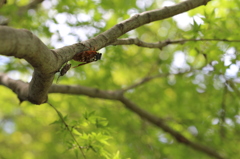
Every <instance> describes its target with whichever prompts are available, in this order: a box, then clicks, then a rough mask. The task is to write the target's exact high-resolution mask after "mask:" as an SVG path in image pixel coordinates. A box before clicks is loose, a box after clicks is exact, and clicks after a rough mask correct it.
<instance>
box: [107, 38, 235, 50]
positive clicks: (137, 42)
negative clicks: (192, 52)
mask: <svg viewBox="0 0 240 159" xmlns="http://www.w3.org/2000/svg"><path fill="white" fill-rule="evenodd" d="M190 41H194V42H199V41H224V42H240V40H227V39H181V40H165V41H159V42H155V43H147V42H144V41H142V40H140V39H138V38H125V39H117V40H116V41H114V42H113V43H112V44H111V45H137V46H140V47H148V48H159V49H162V48H163V47H165V46H167V45H169V44H184V43H186V42H190Z"/></svg>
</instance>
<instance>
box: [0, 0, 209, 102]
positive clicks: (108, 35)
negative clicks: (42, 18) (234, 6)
mask: <svg viewBox="0 0 240 159" xmlns="http://www.w3.org/2000/svg"><path fill="white" fill-rule="evenodd" d="M209 1H210V0H198V1H195V0H187V1H184V2H181V3H179V4H176V5H173V6H170V7H164V8H162V9H156V10H152V11H147V12H143V13H140V14H136V15H135V16H133V17H131V18H130V19H128V20H125V21H123V22H121V23H119V24H117V25H115V26H114V27H112V28H111V29H109V30H107V31H105V32H103V33H102V34H99V35H98V36H96V37H94V38H92V39H89V40H87V41H85V42H83V43H77V44H74V45H70V46H65V47H63V48H60V49H55V50H52V51H51V50H49V49H48V48H47V47H46V46H45V45H44V44H43V43H42V42H41V41H40V40H39V39H38V38H37V37H36V36H34V35H33V34H32V33H31V32H29V31H27V30H23V29H22V30H21V29H13V28H9V27H4V26H0V43H1V44H2V45H3V46H5V47H0V54H2V55H6V56H15V57H17V58H24V59H26V60H27V61H28V62H29V63H30V64H31V65H32V66H33V67H34V73H33V78H32V80H31V82H30V85H29V88H28V92H25V93H24V94H18V96H19V98H20V99H25V97H26V94H28V95H27V100H29V101H30V102H32V103H34V104H42V103H44V102H46V101H47V94H48V91H49V88H50V86H51V84H52V81H53V79H54V74H55V73H56V71H58V70H59V68H60V67H61V66H62V65H63V64H64V63H65V62H67V61H69V60H71V59H72V57H73V56H74V55H75V54H77V53H79V52H82V51H84V49H86V48H85V46H84V45H83V44H91V46H93V47H94V48H95V49H97V50H98V49H100V48H102V47H105V46H107V45H109V44H111V43H112V42H114V41H115V40H116V39H117V38H118V37H120V36H121V35H123V34H125V33H126V32H128V31H130V30H132V29H135V28H137V27H139V26H142V25H144V24H147V23H150V22H153V21H157V20H162V19H165V18H169V17H172V16H174V15H176V14H179V13H182V12H186V11H188V10H190V9H193V8H196V7H198V6H200V5H206V4H207V2H209ZM19 92H21V93H23V92H24V91H19Z"/></svg>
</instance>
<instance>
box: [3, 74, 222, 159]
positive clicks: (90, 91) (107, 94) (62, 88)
mask: <svg viewBox="0 0 240 159" xmlns="http://www.w3.org/2000/svg"><path fill="white" fill-rule="evenodd" d="M0 84H1V85H4V86H6V87H8V88H10V89H12V90H13V91H14V92H16V93H17V92H18V91H19V90H22V88H20V87H27V85H28V84H27V83H24V82H22V81H20V80H13V79H11V78H8V77H7V76H6V75H5V74H0ZM49 93H62V94H76V95H86V96H89V97H92V98H101V99H110V100H116V101H120V102H122V103H123V104H124V105H125V106H126V108H128V109H130V110H131V111H133V112H134V113H136V114H138V115H139V116H140V117H141V118H144V119H146V120H147V121H149V122H150V123H152V124H154V125H156V126H157V127H159V128H161V129H162V130H163V131H165V132H167V133H169V134H170V135H171V136H172V137H174V138H175V139H176V140H177V141H178V142H180V143H183V144H185V145H187V146H190V147H192V148H193V149H195V150H198V151H201V152H203V153H206V154H208V155H210V156H213V157H215V158H218V159H223V157H222V156H221V155H219V154H218V153H217V152H215V151H214V150H212V149H210V148H208V147H206V146H203V145H200V144H198V143H194V142H192V141H190V140H189V139H187V138H186V137H185V136H183V135H182V134H180V133H179V132H177V131H175V130H173V129H172V128H170V127H169V126H167V125H166V124H165V123H164V119H161V118H158V117H155V116H153V115H152V114H150V113H148V112H146V111H144V110H142V109H141V108H139V106H137V105H136V104H135V103H133V102H132V101H130V100H129V99H127V98H125V97H124V96H123V91H122V90H117V91H104V90H100V89H95V88H89V87H84V86H70V85H55V84H54V85H52V86H51V87H50V90H49Z"/></svg>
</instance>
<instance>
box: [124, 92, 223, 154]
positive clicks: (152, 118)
mask: <svg viewBox="0 0 240 159" xmlns="http://www.w3.org/2000/svg"><path fill="white" fill-rule="evenodd" d="M120 101H121V102H122V103H123V104H124V105H125V106H126V108H128V109H130V110H131V111H133V112H134V113H136V114H138V115H139V116H140V117H141V118H144V119H146V120H148V121H149V122H150V123H152V124H154V125H156V126H157V127H159V128H161V129H162V130H164V131H165V132H167V133H169V134H170V135H171V136H172V137H174V138H175V139H176V140H177V141H178V142H180V143H183V144H185V145H187V146H190V147H192V148H193V149H195V150H198V151H201V152H203V153H205V154H208V155H210V156H212V157H215V158H217V159H223V157H222V156H221V155H220V154H218V153H217V152H216V151H214V150H212V149H211V148H209V147H207V146H203V145H200V144H198V143H195V142H192V141H190V140H189V139H187V138H186V137H185V136H183V135H182V134H180V133H179V132H177V131H175V130H173V129H172V128H170V127H169V126H167V125H166V124H165V123H164V120H163V119H161V118H158V117H155V116H153V115H152V114H150V113H148V112H146V111H144V110H142V109H140V108H139V107H138V106H137V105H136V104H134V103H133V102H132V101H130V100H129V99H127V98H125V97H124V96H122V97H121V98H120Z"/></svg>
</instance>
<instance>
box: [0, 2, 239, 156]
mask: <svg viewBox="0 0 240 159" xmlns="http://www.w3.org/2000/svg"><path fill="white" fill-rule="evenodd" d="M173 2H174V1H144V0H137V1H135V0H128V1H126V0H114V1H100V0H91V1H85V0H73V1H44V2H42V4H41V5H40V6H39V7H38V9H37V10H34V9H31V10H28V11H24V12H23V13H21V14H20V13H19V8H20V7H21V6H24V5H26V4H28V3H29V1H27V0H25V1H14V0H8V3H7V5H5V6H4V7H2V8H1V9H0V14H1V15H3V16H5V17H7V18H10V20H11V21H10V23H9V25H10V26H12V27H15V28H26V29H29V30H31V31H32V32H33V33H34V34H36V35H37V36H38V37H39V38H41V39H42V40H43V41H44V42H45V43H46V44H47V45H48V46H49V47H50V48H55V47H61V46H64V45H70V44H73V43H76V42H78V41H83V40H86V39H88V38H91V37H93V36H95V35H97V34H99V33H101V32H103V31H106V30H107V29H109V28H111V27H112V26H113V25H115V24H117V23H118V22H121V21H122V20H125V19H127V18H129V17H130V16H131V15H133V14H135V13H141V12H143V11H146V10H152V9H156V8H160V7H162V5H164V4H168V3H173ZM126 4H127V5H126ZM239 6H240V2H239V1H237V0H220V1H215V0H213V1H211V2H209V3H208V5H207V6H202V7H199V8H197V9H194V10H191V11H189V12H188V14H187V15H188V18H189V19H190V24H189V23H187V22H185V21H184V22H185V23H187V24H188V25H185V26H184V27H183V26H180V25H179V18H180V17H179V18H178V17H174V18H170V19H166V20H163V21H157V22H154V23H150V24H148V25H145V26H142V27H139V28H137V29H135V30H133V31H130V32H128V33H126V34H125V35H124V36H123V37H121V38H128V37H137V38H139V39H141V40H143V41H145V42H158V41H164V40H170V41H171V40H180V39H215V40H206V41H194V40H193V41H187V42H184V43H178V44H177V45H176V44H174V45H173V44H169V45H168V46H166V47H164V48H163V49H162V50H159V49H149V48H143V47H138V46H135V45H129V46H108V47H106V48H104V49H102V50H100V51H99V52H102V53H103V58H102V60H101V61H98V62H96V63H93V64H88V65H84V66H81V67H78V68H76V69H71V70H70V71H69V72H68V73H67V74H66V75H65V76H63V77H61V78H60V79H59V84H78V85H83V86H89V87H94V88H99V89H103V90H118V89H122V88H126V87H127V86H130V85H132V84H134V83H136V82H138V81H140V80H141V79H142V78H144V77H146V76H154V75H157V74H159V73H160V74H166V75H165V76H162V77H161V78H156V79H154V80H152V81H150V82H148V83H145V84H143V85H140V86H139V87H136V88H134V89H131V90H129V91H128V93H127V97H128V98H130V99H131V100H132V101H133V102H135V103H137V104H138V105H139V106H140V107H141V108H142V109H144V110H146V111H148V112H150V113H151V114H153V115H155V116H158V117H161V118H163V119H164V121H165V122H166V124H167V125H169V126H170V127H171V128H173V129H174V130H176V131H178V132H180V133H181V134H184V135H185V136H186V137H188V138H189V139H190V140H192V141H194V142H196V143H199V144H203V145H205V146H209V147H211V148H213V149H215V150H216V151H217V152H219V153H220V154H222V155H223V156H227V157H228V158H232V159H234V158H236V159H237V158H238V156H239V155H240V154H239V148H238V146H237V145H238V144H239V141H240V140H239V135H238V134H239V131H240V113H239V102H240V101H239V98H238V97H239V88H238V86H239V73H238V70H239V66H240V65H239V64H240V63H239V56H238V55H239V53H238V52H239V50H240V45H239V42H229V41H224V39H227V40H240V39H239V37H238V35H239V34H240V33H239V29H238V28H239V27H240V23H239V20H238V17H239V14H240V13H239ZM182 20H183V19H182ZM63 30H64V31H63ZM222 39H223V40H222ZM0 61H1V65H0V70H1V71H2V72H7V73H8V74H9V76H11V77H12V78H16V79H22V80H24V81H29V78H30V77H31V73H32V68H31V66H30V65H29V64H27V62H26V61H24V60H21V59H14V58H8V59H6V58H5V57H0ZM71 63H72V65H73V66H75V65H77V63H76V62H72V61H71ZM13 70H15V71H13ZM169 74H170V75H169ZM0 90H1V91H0V96H1V100H0V105H1V110H0V143H1V144H0V158H23V159H31V158H46V159H47V158H49V159H50V158H82V154H81V152H80V151H79V149H78V148H77V146H76V141H74V139H73V137H72V136H71V133H72V134H73V136H74V137H75V138H76V140H77V141H78V143H79V144H80V146H81V147H82V150H83V152H84V154H85V155H86V158H114V159H120V158H124V159H125V158H132V159H134V158H139V159H148V158H149V159H152V158H175V159H182V158H199V159H201V158H204V159H206V158H210V157H209V156H207V155H206V154H203V153H201V152H198V151H195V150H194V149H192V148H190V147H188V146H185V145H182V144H181V143H178V142H177V141H175V140H174V138H173V137H172V136H170V135H169V134H168V133H166V132H164V131H162V130H161V129H159V128H157V127H155V126H153V125H152V124H150V123H148V122H147V121H145V120H142V119H141V118H140V117H139V116H137V115H136V114H134V113H133V112H131V111H129V110H127V109H126V108H125V107H123V105H122V104H121V103H119V102H115V101H109V100H103V99H95V98H89V97H85V96H74V95H64V94H50V95H49V99H50V103H51V104H52V105H53V106H54V107H56V108H57V110H58V111H59V112H60V114H62V115H60V116H59V115H57V113H56V112H55V111H54V109H52V108H51V106H49V105H48V104H43V105H40V106H33V105H32V104H30V103H27V102H23V103H22V104H21V105H20V106H19V101H18V100H17V97H16V95H15V94H14V93H12V92H11V91H9V89H7V88H5V87H4V86H0ZM59 117H60V118H59ZM61 117H63V119H64V121H65V122H66V124H67V126H68V127H69V129H70V131H69V130H67V129H66V124H64V122H63V120H61ZM12 152H14V153H12Z"/></svg>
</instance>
